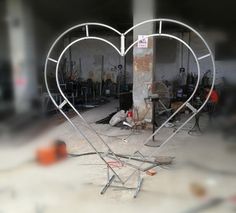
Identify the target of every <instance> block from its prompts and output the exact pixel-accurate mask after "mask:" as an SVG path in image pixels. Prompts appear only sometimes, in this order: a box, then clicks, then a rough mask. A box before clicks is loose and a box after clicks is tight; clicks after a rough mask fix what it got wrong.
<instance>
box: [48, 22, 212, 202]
mask: <svg viewBox="0 0 236 213" xmlns="http://www.w3.org/2000/svg"><path fill="white" fill-rule="evenodd" d="M150 23H153V24H159V28H158V33H155V34H150V35H146V36H145V37H146V38H149V37H167V38H172V39H175V40H177V41H179V42H181V43H182V44H183V45H185V46H186V47H187V48H188V50H189V51H190V52H191V53H192V55H193V58H194V60H195V62H196V65H197V74H198V77H197V83H196V85H195V88H194V91H193V93H192V94H191V96H190V97H189V98H188V100H187V101H186V102H185V103H183V104H182V106H180V107H179V108H178V109H177V110H176V111H175V112H174V113H173V114H172V115H171V116H170V117H169V118H168V119H167V120H166V121H165V122H164V123H163V124H162V125H161V126H160V127H159V128H158V129H157V130H156V131H155V132H154V133H153V134H151V135H150V136H149V137H148V138H147V139H146V140H145V141H144V142H143V143H140V146H139V147H138V148H137V150H136V151H135V152H134V153H133V154H132V155H131V156H130V157H129V159H128V160H123V159H122V158H121V157H120V156H119V155H117V154H116V153H115V152H114V151H113V150H112V149H111V148H110V147H109V146H108V144H107V143H106V142H105V141H104V140H103V138H102V137H101V136H100V135H99V134H98V132H97V131H96V130H95V129H94V128H93V127H92V126H91V125H90V124H89V123H88V122H87V121H86V120H85V119H84V118H83V116H82V115H81V114H80V113H79V112H78V111H77V110H76V108H75V107H74V106H73V104H72V103H71V102H70V101H69V100H68V98H67V97H66V96H65V94H64V93H63V91H62V89H61V88H60V83H59V79H58V68H59V65H60V61H61V59H62V57H63V55H64V53H65V52H66V51H67V50H68V48H70V47H71V46H72V45H73V44H75V43H78V42H81V41H84V40H98V41H102V42H105V43H107V44H109V45H110V46H112V47H113V48H114V49H115V50H116V51H117V52H118V54H119V55H120V56H125V55H126V54H127V53H128V52H129V51H130V50H131V49H132V48H133V47H134V46H135V45H136V44H137V43H138V42H139V40H138V39H137V40H136V41H134V42H133V43H132V44H131V45H130V46H129V47H128V48H125V38H126V36H127V34H128V33H130V32H132V31H133V30H134V29H135V28H137V27H140V26H142V25H145V24H150ZM165 23H172V24H177V25H180V26H182V27H184V28H186V29H188V30H190V31H191V32H193V33H194V34H195V35H196V36H198V38H199V39H200V40H201V41H202V42H203V45H204V46H205V49H206V51H207V54H205V55H202V56H197V55H196V54H195V52H194V51H193V49H192V48H191V47H190V45H189V44H187V43H186V42H185V41H183V40H182V39H181V38H179V37H177V36H174V35H172V34H167V33H163V24H165ZM90 26H97V27H103V28H106V29H108V30H111V31H113V32H115V33H116V34H117V35H118V36H120V48H118V47H117V46H115V45H114V44H113V43H111V42H110V41H108V40H106V39H104V38H101V37H96V36H90V34H89V27H90ZM78 28H85V33H86V34H85V36H84V37H81V38H79V39H76V40H74V41H73V42H71V43H70V44H68V45H67V46H66V47H65V48H64V49H63V51H62V52H61V54H60V56H59V57H58V58H57V59H55V58H52V57H51V54H52V51H53V49H54V48H55V46H56V44H57V43H58V41H59V40H60V39H61V38H62V37H63V36H65V35H66V34H67V33H69V32H71V31H72V30H75V29H78ZM208 57H209V58H210V63H211V67H212V84H211V88H210V92H209V94H208V96H207V98H206V100H205V101H204V103H203V104H202V105H201V107H200V108H198V109H196V108H195V107H193V106H192V105H191V104H190V101H191V99H192V98H193V97H194V95H195V93H196V91H197V89H198V86H199V82H200V77H201V69H200V64H199V61H201V60H204V59H205V58H208ZM49 62H50V63H51V62H52V63H56V70H55V75H56V84H57V88H58V90H59V92H60V95H61V96H62V97H63V99H64V100H63V101H61V103H59V104H58V103H57V102H56V100H55V99H54V97H53V95H52V94H51V92H50V89H49V85H48V81H47V69H48V65H49ZM44 77H45V85H46V88H47V92H48V94H49V97H50V98H51V100H52V102H53V104H54V105H55V106H56V108H57V109H58V110H59V111H60V112H61V113H62V115H63V116H64V117H65V118H66V119H67V120H68V121H69V123H70V124H71V125H72V126H73V127H74V129H75V130H76V131H78V132H79V133H80V134H81V135H82V136H83V137H84V138H85V140H86V141H87V142H88V144H89V145H90V146H91V147H92V148H93V149H94V151H95V152H96V153H97V155H98V156H99V157H100V158H101V159H102V160H103V161H104V163H105V164H106V165H107V169H108V170H107V171H108V174H109V170H110V171H112V173H113V175H112V176H111V177H110V175H108V180H107V184H106V186H105V187H104V188H103V190H102V192H101V193H102V194H103V193H104V192H105V191H106V189H107V188H108V187H109V186H110V185H111V183H112V182H113V181H114V179H115V178H116V179H117V180H118V181H119V183H121V185H122V186H124V187H125V184H126V183H127V182H128V180H129V179H130V177H132V176H133V175H134V174H138V177H139V178H138V185H137V188H136V191H135V195H134V197H136V196H137V193H138V192H139V190H140V187H141V184H142V178H141V177H140V172H141V171H146V169H144V168H142V166H143V165H144V161H143V162H141V163H140V165H139V166H137V165H134V164H132V163H131V162H130V161H131V160H133V159H135V156H137V154H138V155H139V156H142V158H143V159H144V160H145V162H147V161H148V160H150V158H151V157H153V156H154V154H156V153H157V151H159V150H160V147H162V146H164V145H165V144H166V143H167V142H168V141H169V140H170V139H172V138H173V137H174V136H175V134H176V133H177V132H178V131H179V130H180V129H182V128H183V127H184V125H185V124H187V123H188V122H189V121H190V120H191V119H192V118H193V117H194V116H195V115H196V114H197V113H198V112H199V111H200V110H202V109H203V107H204V106H205V105H206V103H207V101H208V100H209V98H210V94H211V92H212V90H213V87H214V84H215V62H214V58H213V54H212V51H211V49H210V47H209V46H208V44H207V42H206V41H205V39H204V38H203V37H202V36H201V35H200V33H198V32H197V31H196V30H195V29H193V28H192V27H190V26H189V25H187V24H184V23H182V22H180V21H176V20H172V19H164V18H160V19H152V20H147V21H143V22H141V23H139V24H136V25H134V26H133V27H131V28H130V29H128V30H127V31H126V32H125V33H121V32H119V31H118V30H116V29H114V28H113V27H110V26H108V25H105V24H101V23H84V24H79V25H76V26H74V27H71V28H69V29H68V30H66V31H65V32H63V33H62V34H61V35H60V36H59V37H58V38H57V39H56V40H55V42H54V43H53V45H52V46H51V48H50V50H49V52H48V54H47V58H46V62H45V70H44ZM66 104H68V105H69V106H70V107H71V108H72V109H73V111H74V112H75V113H76V114H77V115H78V116H79V117H80V118H81V119H82V120H83V122H84V123H85V124H86V126H87V127H88V128H89V129H90V130H91V131H93V132H94V133H95V134H96V135H97V137H98V138H99V140H100V142H101V143H102V144H103V145H105V147H106V148H107V152H106V153H100V152H99V151H98V150H97V148H96V147H95V146H94V145H93V142H92V141H91V140H90V139H89V138H88V137H87V136H86V134H85V133H84V132H83V131H81V130H80V128H79V127H78V126H77V125H75V124H74V123H73V121H72V120H71V119H70V118H69V117H68V116H67V115H66V114H65V112H64V111H63V107H64V106H65V105H66ZM183 107H188V108H189V109H190V110H191V111H192V115H191V116H190V117H189V118H188V119H187V120H186V121H185V122H184V123H183V124H182V125H180V126H179V127H178V129H177V130H176V131H174V132H173V133H172V134H171V135H169V136H168V137H167V138H166V139H165V140H164V142H163V143H162V144H161V146H160V147H159V148H158V149H154V150H153V152H151V153H150V154H149V156H148V157H144V156H143V155H142V151H141V149H142V147H143V146H144V145H145V144H146V143H147V142H148V141H149V140H151V139H152V137H153V136H155V135H156V134H157V133H158V132H159V131H160V130H161V129H162V128H163V127H164V126H165V125H166V124H167V123H168V122H169V121H170V120H171V119H172V118H173V117H174V116H175V115H176V114H177V113H178V112H179V111H180V110H181V109H182V108H183ZM107 157H108V158H110V159H115V160H117V161H118V162H119V163H121V164H125V165H127V166H130V167H132V168H134V171H133V172H132V173H131V174H130V175H129V176H128V178H126V179H125V180H123V179H122V178H121V177H120V175H118V174H117V172H116V171H115V170H114V169H113V168H112V167H111V166H110V165H109V163H108V162H107V160H106V158H107ZM156 166H158V165H157V164H152V165H151V167H156ZM151 167H149V168H151Z"/></svg>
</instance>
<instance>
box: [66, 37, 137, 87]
mask: <svg viewBox="0 0 236 213" xmlns="http://www.w3.org/2000/svg"><path fill="white" fill-rule="evenodd" d="M102 37H103V38H105V39H106V40H108V41H110V42H112V43H113V44H115V45H116V46H117V47H118V49H119V37H111V36H106V37H104V36H102ZM65 44H68V40H67V41H66V42H65ZM71 53H72V61H75V62H76V65H75V70H78V72H79V77H80V78H82V79H83V80H86V79H88V78H91V79H93V81H98V82H100V79H101V70H102V56H104V71H103V79H104V80H106V79H111V80H112V81H114V82H116V77H117V71H115V69H114V67H115V66H116V67H117V66H118V65H119V64H122V65H123V66H124V59H123V57H121V56H120V55H119V54H118V53H117V52H116V50H114V49H113V47H111V46H110V45H109V44H106V43H104V42H102V41H95V40H87V41H82V42H79V43H77V44H74V45H73V46H72V47H71ZM66 57H67V58H69V51H67V52H66ZM79 60H81V68H82V69H81V72H80V62H79ZM132 66H133V65H132V51H131V52H130V53H129V54H128V55H127V56H126V71H127V83H129V82H132V78H133V77H132V76H133V75H132V70H133V67H132ZM67 67H69V65H67ZM67 69H68V68H67Z"/></svg>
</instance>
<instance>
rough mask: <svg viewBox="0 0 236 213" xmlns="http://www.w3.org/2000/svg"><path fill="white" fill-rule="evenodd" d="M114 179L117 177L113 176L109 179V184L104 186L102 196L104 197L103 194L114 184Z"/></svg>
mask: <svg viewBox="0 0 236 213" xmlns="http://www.w3.org/2000/svg"><path fill="white" fill-rule="evenodd" d="M114 179H115V175H112V176H111V178H110V179H109V181H108V182H107V184H106V185H105V186H104V188H103V189H102V191H101V195H103V194H104V193H105V192H106V191H107V189H108V187H109V186H110V185H111V184H112V182H113V181H114Z"/></svg>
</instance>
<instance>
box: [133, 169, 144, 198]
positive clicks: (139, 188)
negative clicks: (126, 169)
mask: <svg viewBox="0 0 236 213" xmlns="http://www.w3.org/2000/svg"><path fill="white" fill-rule="evenodd" d="M142 183H143V178H141V175H140V171H139V176H138V185H137V188H136V190H135V192H134V198H136V197H137V196H138V193H139V192H140V190H141V187H142Z"/></svg>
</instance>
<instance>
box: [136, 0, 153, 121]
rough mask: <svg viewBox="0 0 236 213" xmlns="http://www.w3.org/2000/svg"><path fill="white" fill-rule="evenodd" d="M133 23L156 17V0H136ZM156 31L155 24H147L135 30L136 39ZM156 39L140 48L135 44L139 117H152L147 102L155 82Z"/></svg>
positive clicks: (149, 40)
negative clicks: (152, 84)
mask: <svg viewBox="0 0 236 213" xmlns="http://www.w3.org/2000/svg"><path fill="white" fill-rule="evenodd" d="M133 3H134V5H133V6H134V11H133V24H134V25H135V24H137V23H139V22H141V21H145V20H148V19H153V18H155V0H145V1H143V0H134V1H133ZM152 33H154V24H152V23H151V24H145V25H143V26H141V27H138V28H136V29H135V30H134V32H133V39H134V41H135V40H137V39H138V36H139V35H148V34H152ZM154 50H155V49H154V39H153V38H149V39H148V46H147V48H139V47H138V45H135V47H134V49H133V101H134V107H136V109H137V110H138V115H139V119H141V120H142V119H143V118H146V119H151V115H152V107H151V105H150V104H149V105H147V104H146V103H145V100H144V98H146V97H148V94H149V92H148V85H150V83H152V82H153V78H154V77H153V76H154V65H155V63H154V62H155V59H154V58H155V51H154Z"/></svg>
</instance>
